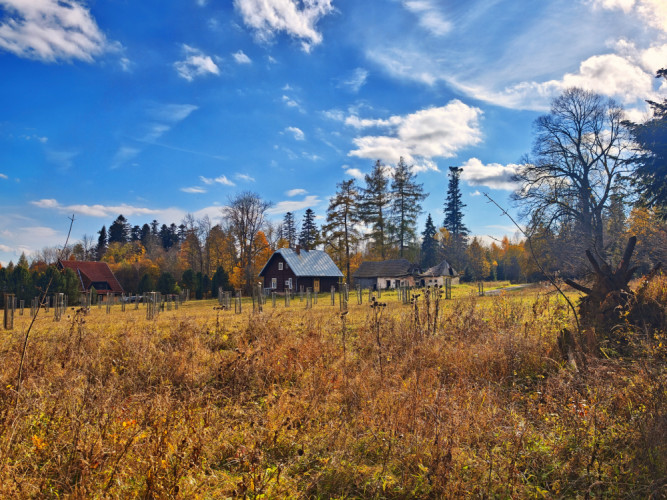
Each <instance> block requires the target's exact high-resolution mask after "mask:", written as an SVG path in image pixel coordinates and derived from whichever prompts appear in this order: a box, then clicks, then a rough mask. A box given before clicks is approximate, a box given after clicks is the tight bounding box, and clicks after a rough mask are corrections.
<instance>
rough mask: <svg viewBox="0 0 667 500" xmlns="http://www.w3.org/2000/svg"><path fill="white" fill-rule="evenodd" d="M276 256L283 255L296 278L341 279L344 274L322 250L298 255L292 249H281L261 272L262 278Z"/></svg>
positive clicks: (302, 251) (305, 251)
mask: <svg viewBox="0 0 667 500" xmlns="http://www.w3.org/2000/svg"><path fill="white" fill-rule="evenodd" d="M276 255H281V256H282V258H283V259H285V262H287V265H288V266H289V268H290V269H291V270H292V272H293V273H294V274H295V275H296V276H315V277H318V276H320V277H336V278H340V277H342V276H343V273H342V272H341V271H340V269H338V266H336V264H335V263H334V261H333V260H331V257H329V254H328V253H326V252H324V251H322V250H301V251H299V252H298V253H297V252H296V250H294V249H292V248H279V249H278V250H276V251H275V252H273V254H272V255H271V257H270V258H269V260H268V261H267V262H266V264H264V267H263V268H262V270H261V271H260V272H259V275H260V276H264V270H265V269H266V266H268V265H269V262H271V259H273V258H274V256H276Z"/></svg>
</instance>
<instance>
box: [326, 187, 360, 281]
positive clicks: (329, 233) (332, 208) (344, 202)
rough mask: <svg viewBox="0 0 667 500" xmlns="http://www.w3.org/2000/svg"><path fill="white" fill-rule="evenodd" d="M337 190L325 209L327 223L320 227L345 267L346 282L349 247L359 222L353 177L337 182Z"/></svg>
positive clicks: (357, 233)
mask: <svg viewBox="0 0 667 500" xmlns="http://www.w3.org/2000/svg"><path fill="white" fill-rule="evenodd" d="M336 186H337V188H338V191H337V192H336V195H335V196H334V197H333V198H331V201H330V202H329V208H328V209H327V224H326V225H325V226H323V227H322V232H323V233H324V234H326V240H327V244H328V245H329V246H330V248H332V249H333V250H334V251H335V252H336V253H338V255H339V256H341V257H342V259H339V262H340V264H341V265H344V266H345V268H346V276H347V282H348V283H349V282H350V249H351V247H352V246H353V245H355V244H356V243H357V241H358V237H359V232H358V230H357V227H356V226H357V224H358V223H359V215H358V199H359V192H358V191H357V187H356V186H355V184H354V179H349V180H347V181H343V182H340V183H338V184H337V185H336Z"/></svg>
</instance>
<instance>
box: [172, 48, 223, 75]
mask: <svg viewBox="0 0 667 500" xmlns="http://www.w3.org/2000/svg"><path fill="white" fill-rule="evenodd" d="M183 53H184V56H185V59H183V60H182V61H176V62H175V63H174V68H175V69H176V71H177V72H178V74H179V75H180V76H181V77H182V78H185V79H186V80H187V81H189V82H191V81H193V80H194V79H195V78H197V77H199V76H205V75H219V74H220V68H218V65H217V64H215V62H213V59H211V56H207V55H206V54H204V53H203V52H202V51H201V50H199V49H196V48H194V47H190V46H189V45H185V44H183Z"/></svg>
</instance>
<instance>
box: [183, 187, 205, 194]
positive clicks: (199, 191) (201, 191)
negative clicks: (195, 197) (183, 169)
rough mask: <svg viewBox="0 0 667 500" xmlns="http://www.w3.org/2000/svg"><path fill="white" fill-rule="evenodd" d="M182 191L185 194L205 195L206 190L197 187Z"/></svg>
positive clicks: (185, 188)
mask: <svg viewBox="0 0 667 500" xmlns="http://www.w3.org/2000/svg"><path fill="white" fill-rule="evenodd" d="M181 191H183V192H184V193H192V194H200V193H205V192H206V189H204V188H201V187H196V186H195V187H184V188H181Z"/></svg>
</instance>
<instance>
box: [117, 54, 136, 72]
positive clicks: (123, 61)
mask: <svg viewBox="0 0 667 500" xmlns="http://www.w3.org/2000/svg"><path fill="white" fill-rule="evenodd" d="M118 64H120V68H121V69H122V70H123V71H125V72H126V73H130V72H131V71H132V66H134V64H133V63H132V61H130V60H129V59H128V58H127V57H121V58H120V59H119V60H118Z"/></svg>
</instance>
